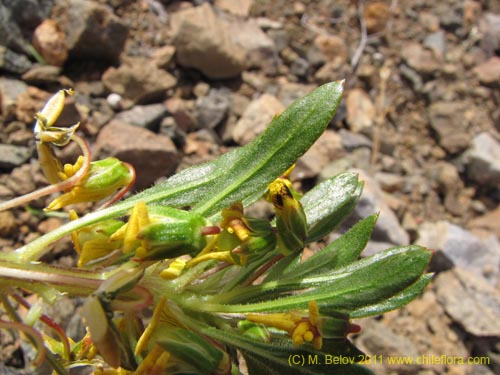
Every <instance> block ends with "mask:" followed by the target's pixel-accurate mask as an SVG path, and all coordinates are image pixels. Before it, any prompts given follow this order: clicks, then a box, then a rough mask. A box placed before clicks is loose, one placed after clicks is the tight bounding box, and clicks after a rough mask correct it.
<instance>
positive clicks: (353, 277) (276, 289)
mask: <svg viewBox="0 0 500 375" xmlns="http://www.w3.org/2000/svg"><path fill="white" fill-rule="evenodd" d="M430 257H431V253H430V251H428V250H426V249H424V248H422V247H420V246H415V245H410V246H405V247H397V248H393V249H388V250H385V251H383V252H380V253H378V254H375V255H373V256H371V257H368V258H364V259H361V260H360V261H358V262H355V263H351V264H349V265H347V266H345V267H341V268H338V269H336V270H332V271H325V272H322V273H320V274H315V275H312V276H308V277H305V278H302V277H297V278H294V279H290V278H287V279H285V280H279V279H278V280H276V281H271V282H265V283H263V284H261V285H254V286H250V287H246V288H237V289H234V290H233V291H231V292H228V293H223V294H220V295H217V296H213V297H211V298H210V300H211V301H214V303H213V304H212V303H210V302H208V303H205V304H204V305H203V306H200V309H202V310H205V311H220V312H226V313H241V312H247V313H248V312H272V311H288V310H290V309H307V304H308V302H309V301H311V300H316V301H317V302H318V305H319V306H320V309H321V310H323V309H329V310H337V311H341V312H346V313H349V312H350V311H352V310H355V309H359V308H361V307H364V306H369V305H373V304H376V303H380V302H382V301H384V300H386V299H387V298H390V297H392V296H394V295H396V294H398V293H399V292H401V291H403V290H404V289H405V288H407V287H408V286H410V285H411V284H413V283H414V282H416V281H417V280H418V279H419V278H420V277H421V275H422V273H423V272H424V270H425V268H426V267H427V264H428V262H429V260H430ZM291 291H294V292H295V293H294V294H293V295H289V293H290V292H291ZM300 291H302V293H301V292H300ZM253 301H258V302H253ZM251 302H253V303H251ZM192 303H193V304H196V302H195V301H192ZM221 303H225V304H224V305H222V304H221ZM236 303H238V304H236Z"/></svg>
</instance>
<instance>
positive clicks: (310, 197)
mask: <svg viewBox="0 0 500 375" xmlns="http://www.w3.org/2000/svg"><path fill="white" fill-rule="evenodd" d="M362 190H363V183H362V182H360V181H359V180H358V175H357V174H356V173H342V174H339V175H337V176H335V177H332V178H330V179H328V180H326V181H323V182H322V183H320V184H319V185H318V186H316V187H315V188H313V189H312V190H311V191H309V192H308V193H307V194H306V195H304V196H303V197H302V199H301V203H302V206H303V207H304V211H305V214H306V217H307V223H308V224H309V226H310V227H309V234H308V236H307V242H308V243H310V242H313V241H317V240H319V239H321V238H323V237H324V236H326V235H328V234H329V233H330V232H331V231H332V230H334V229H335V228H336V227H337V225H339V224H340V223H341V222H342V221H343V220H344V219H345V218H346V217H347V215H349V214H350V213H351V211H352V210H353V209H354V207H355V206H356V203H357V202H358V200H359V197H360V196H361V191H362Z"/></svg>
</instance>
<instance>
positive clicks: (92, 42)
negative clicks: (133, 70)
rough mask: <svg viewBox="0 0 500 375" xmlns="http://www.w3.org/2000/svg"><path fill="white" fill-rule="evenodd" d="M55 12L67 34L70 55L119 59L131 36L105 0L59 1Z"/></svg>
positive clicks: (111, 60) (112, 61)
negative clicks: (97, 1) (100, 1)
mask: <svg viewBox="0 0 500 375" xmlns="http://www.w3.org/2000/svg"><path fill="white" fill-rule="evenodd" d="M59 3H60V4H59V5H60V6H61V7H60V10H59V13H58V14H57V15H56V20H57V21H58V23H59V25H60V26H61V29H62V30H63V31H64V33H65V34H66V41H67V44H68V49H69V54H70V57H74V58H83V59H93V58H94V59H99V60H107V61H109V62H111V63H117V62H118V61H119V58H120V54H121V53H122V51H123V48H124V46H125V41H126V40H127V36H128V29H127V26H126V25H125V24H124V23H123V22H122V21H121V20H120V19H119V18H118V17H117V16H115V15H114V14H113V10H112V9H111V8H110V7H108V6H106V5H103V4H99V3H96V2H95V1H88V0H68V1H59Z"/></svg>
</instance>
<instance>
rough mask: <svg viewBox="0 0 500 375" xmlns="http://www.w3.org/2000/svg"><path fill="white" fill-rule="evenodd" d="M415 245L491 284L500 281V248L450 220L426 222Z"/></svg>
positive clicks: (420, 229) (421, 227)
mask: <svg viewBox="0 0 500 375" xmlns="http://www.w3.org/2000/svg"><path fill="white" fill-rule="evenodd" d="M415 242H416V243H418V244H419V245H422V246H426V247H428V248H429V249H434V250H437V251H438V255H440V256H444V257H445V258H446V260H448V261H449V262H450V263H451V265H452V266H456V267H461V268H463V269H464V270H467V271H469V272H473V273H475V274H476V275H479V276H482V277H484V278H486V279H487V280H488V281H489V282H490V283H492V284H495V283H496V282H497V281H498V277H499V275H500V271H499V269H498V265H499V264H500V248H499V247H498V246H497V245H496V244H494V243H485V242H484V241H482V240H481V239H480V238H479V237H476V236H475V235H474V234H472V233H471V232H469V231H468V230H465V229H463V228H461V227H459V226H457V225H454V224H451V223H449V222H447V221H438V222H436V223H424V224H422V225H421V226H420V228H419V230H418V238H417V240H416V241H415Z"/></svg>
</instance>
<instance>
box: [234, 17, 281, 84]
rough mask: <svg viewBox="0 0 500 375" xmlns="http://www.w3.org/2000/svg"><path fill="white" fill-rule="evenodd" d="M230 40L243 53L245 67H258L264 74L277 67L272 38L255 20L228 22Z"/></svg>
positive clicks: (275, 49)
mask: <svg viewBox="0 0 500 375" xmlns="http://www.w3.org/2000/svg"><path fill="white" fill-rule="evenodd" d="M228 29H229V30H228V31H229V35H230V37H231V41H232V42H233V43H234V44H235V45H236V46H237V47H239V48H240V49H241V50H242V51H244V53H245V67H246V68H247V69H248V68H259V69H261V70H262V71H263V72H264V73H266V74H275V73H276V72H277V69H278V64H279V58H278V50H277V48H276V45H275V44H274V40H273V39H272V38H270V37H269V36H267V34H266V33H264V32H263V31H262V30H261V28H260V27H259V25H258V24H257V22H256V21H255V20H248V21H241V20H236V21H232V22H229V23H228Z"/></svg>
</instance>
